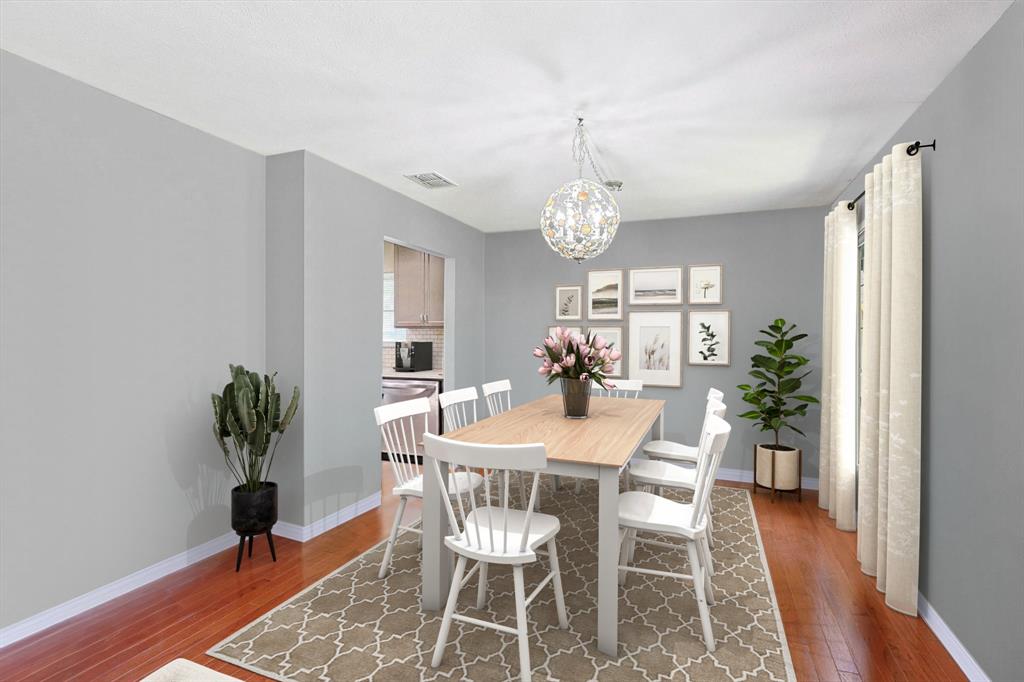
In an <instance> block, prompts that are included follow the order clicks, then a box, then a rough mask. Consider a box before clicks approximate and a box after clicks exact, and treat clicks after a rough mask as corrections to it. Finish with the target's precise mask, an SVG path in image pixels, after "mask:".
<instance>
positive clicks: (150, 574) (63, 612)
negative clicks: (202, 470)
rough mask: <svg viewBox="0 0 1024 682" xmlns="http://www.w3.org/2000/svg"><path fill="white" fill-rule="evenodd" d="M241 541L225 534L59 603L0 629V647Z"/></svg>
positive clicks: (229, 534) (232, 533)
mask: <svg viewBox="0 0 1024 682" xmlns="http://www.w3.org/2000/svg"><path fill="white" fill-rule="evenodd" d="M237 542H238V536H237V535H235V533H234V532H231V533H225V534H224V535H221V536H219V537H216V538H214V539H212V540H209V541H207V542H204V543H203V544H201V545H199V546H198V547H193V548H191V549H186V550H185V551H184V552H179V553H178V554H175V555H174V556H172V557H168V558H166V559H164V560H163V561H159V562H157V563H155V564H153V565H152V566H147V567H146V568H142V569H139V570H138V571H135V572H134V573H132V574H130V575H126V576H125V577H123V578H119V579H117V580H115V581H114V582H112V583H107V584H106V585H102V586H100V587H97V588H96V589H95V590H90V591H89V592H86V593H85V594H83V595H80V596H78V597H75V598H74V599H69V600H68V601H66V602H64V603H63V604H57V605H56V606H53V607H50V608H48V609H46V610H45V611H42V612H40V613H37V614H36V615H34V616H29V617H28V618H26V619H25V620H22V621H19V622H17V623H13V624H11V625H8V626H7V627H5V628H3V629H0V647H5V646H7V645H9V644H13V643H14V642H17V641H18V640H19V639H23V638H25V637H28V636H29V635H33V634H35V633H37V632H39V631H40V630H45V629H46V628H48V627H50V626H51V625H56V624H57V623H59V622H61V621H63V620H67V619H68V618H71V617H73V616H77V615H78V614H80V613H82V612H83V611H88V610H89V609H91V608H94V607H96V606H99V605H100V604H103V603H104V602H108V601H110V600H111V599H115V598H117V597H120V596H121V595H123V594H127V593H128V592H131V591H132V590H135V589H138V588H140V587H142V586H143V585H146V584H148V583H151V582H153V581H154V580H158V579H160V578H163V577H164V576H165V575H169V574H171V573H174V572H175V571H179V570H181V569H183V568H185V567H186V566H189V565H191V564H194V563H196V562H197V561H202V560H203V559H206V558H207V557H210V556H213V555H214V554H216V553H217V552H222V551H224V550H225V549H227V548H228V547H232V546H234V545H235V543H237Z"/></svg>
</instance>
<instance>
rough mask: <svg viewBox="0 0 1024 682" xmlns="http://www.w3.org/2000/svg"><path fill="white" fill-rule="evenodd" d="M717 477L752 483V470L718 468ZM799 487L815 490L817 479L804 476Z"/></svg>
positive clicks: (724, 479)
mask: <svg viewBox="0 0 1024 682" xmlns="http://www.w3.org/2000/svg"><path fill="white" fill-rule="evenodd" d="M718 478H720V479H722V480H723V481H736V482H738V483H753V482H754V472H753V471H750V470H749V469H724V468H722V467H719V468H718ZM800 487H801V488H803V489H804V490H817V489H818V479H816V478H811V477H810V476H804V477H803V478H801V479H800Z"/></svg>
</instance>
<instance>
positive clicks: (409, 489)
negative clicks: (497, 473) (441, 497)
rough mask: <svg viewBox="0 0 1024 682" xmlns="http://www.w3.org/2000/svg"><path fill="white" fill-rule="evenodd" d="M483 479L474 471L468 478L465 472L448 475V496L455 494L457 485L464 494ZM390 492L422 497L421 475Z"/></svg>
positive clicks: (474, 487)
mask: <svg viewBox="0 0 1024 682" xmlns="http://www.w3.org/2000/svg"><path fill="white" fill-rule="evenodd" d="M483 482H484V477H483V476H481V475H480V474H478V473H476V472H475V471H471V472H469V478H468V479H467V477H466V472H465V471H460V472H458V473H456V474H452V473H450V474H448V494H449V495H453V494H454V493H455V486H456V485H458V486H459V488H458V490H459V492H465V491H466V490H468V489H470V488H472V489H473V490H476V489H477V488H479V487H480V486H481V484H483ZM391 492H392V493H393V494H395V495H408V496H411V497H423V475H422V474H420V475H419V476H417V477H416V478H410V479H409V480H408V481H406V482H405V483H403V484H402V485H396V486H395V487H394V488H392V489H391Z"/></svg>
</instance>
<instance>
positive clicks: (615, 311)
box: [587, 270, 622, 320]
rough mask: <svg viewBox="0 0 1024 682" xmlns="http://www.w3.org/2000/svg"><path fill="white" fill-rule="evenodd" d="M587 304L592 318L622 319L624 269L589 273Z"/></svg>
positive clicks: (588, 312) (588, 313)
mask: <svg viewBox="0 0 1024 682" xmlns="http://www.w3.org/2000/svg"><path fill="white" fill-rule="evenodd" d="M587 306H588V308H587V317H588V318H590V319H591V320H621V319H622V270H591V271H590V272H588V273H587Z"/></svg>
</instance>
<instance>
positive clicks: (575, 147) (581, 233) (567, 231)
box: [540, 118, 622, 263]
mask: <svg viewBox="0 0 1024 682" xmlns="http://www.w3.org/2000/svg"><path fill="white" fill-rule="evenodd" d="M577 121H578V122H577V123H576V132H575V134H574V135H573V138H572V158H573V161H575V162H576V175H577V177H576V179H575V180H572V181H570V182H567V183H565V184H564V185H562V186H561V187H559V188H558V189H557V190H556V191H554V192H552V194H551V196H549V197H548V200H547V203H546V204H544V209H543V210H542V211H541V212H540V231H541V234H543V235H544V239H545V241H547V243H548V246H550V247H551V248H552V249H554V250H555V251H557V252H558V253H559V254H560V255H561V256H562V257H564V258H569V259H571V260H574V261H576V262H577V263H582V262H583V261H585V260H587V259H588V258H593V257H594V256H598V255H600V254H602V253H604V251H605V249H607V248H608V247H609V246H610V245H611V243H612V240H613V239H614V238H615V233H616V231H618V229H619V206H618V204H616V203H615V199H613V198H612V195H611V193H610V192H609V191H608V189H606V188H611V189H613V190H615V191H619V190H620V189H621V188H622V183H621V182H619V181H617V180H606V179H605V176H604V174H603V173H602V172H601V171H600V169H599V167H598V165H597V163H596V162H595V161H594V157H593V154H592V153H591V150H590V144H589V143H588V137H589V135H588V133H587V130H586V128H585V127H584V126H583V119H582V118H579V119H577ZM584 161H589V162H590V168H591V169H592V170H593V171H594V175H595V176H597V179H598V180H600V181H601V183H602V184H598V183H596V182H594V181H593V180H588V179H586V178H584V177H583V162H584Z"/></svg>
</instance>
